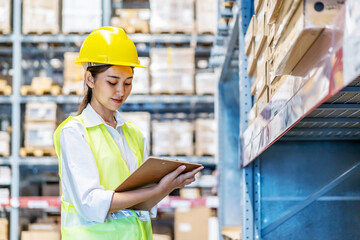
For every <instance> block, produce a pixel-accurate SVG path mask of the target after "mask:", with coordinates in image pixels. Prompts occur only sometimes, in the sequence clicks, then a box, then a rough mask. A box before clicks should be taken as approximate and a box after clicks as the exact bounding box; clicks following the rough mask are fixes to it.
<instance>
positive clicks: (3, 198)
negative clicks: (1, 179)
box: [0, 188, 10, 205]
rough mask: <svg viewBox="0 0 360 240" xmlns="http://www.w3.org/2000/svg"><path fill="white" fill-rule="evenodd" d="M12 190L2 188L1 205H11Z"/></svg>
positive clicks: (0, 192)
mask: <svg viewBox="0 0 360 240" xmlns="http://www.w3.org/2000/svg"><path fill="white" fill-rule="evenodd" d="M9 198H10V190H9V189H8V188H0V205H2V204H9Z"/></svg>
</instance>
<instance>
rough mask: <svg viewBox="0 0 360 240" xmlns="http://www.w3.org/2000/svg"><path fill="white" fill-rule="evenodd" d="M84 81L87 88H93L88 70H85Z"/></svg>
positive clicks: (92, 81) (92, 80)
mask: <svg viewBox="0 0 360 240" xmlns="http://www.w3.org/2000/svg"><path fill="white" fill-rule="evenodd" d="M85 83H86V85H88V87H89V88H94V78H93V76H91V73H90V72H89V71H86V72H85Z"/></svg>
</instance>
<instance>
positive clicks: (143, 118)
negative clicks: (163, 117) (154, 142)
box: [120, 112, 151, 143]
mask: <svg viewBox="0 0 360 240" xmlns="http://www.w3.org/2000/svg"><path fill="white" fill-rule="evenodd" d="M120 114H121V117H122V118H123V119H124V121H131V122H132V123H134V124H135V125H136V126H137V127H138V128H139V129H140V131H141V133H142V134H143V137H145V138H146V140H147V141H148V143H149V142H150V130H151V129H150V123H151V115H150V113H148V112H121V113H120Z"/></svg>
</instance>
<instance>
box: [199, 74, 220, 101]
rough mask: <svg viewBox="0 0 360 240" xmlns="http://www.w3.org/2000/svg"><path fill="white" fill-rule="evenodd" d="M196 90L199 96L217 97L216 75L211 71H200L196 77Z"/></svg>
mask: <svg viewBox="0 0 360 240" xmlns="http://www.w3.org/2000/svg"><path fill="white" fill-rule="evenodd" d="M195 88H196V94H197V95H205V94H210V95H215V92H216V91H215V90H216V88H217V77H216V74H215V73H214V72H213V71H209V70H202V71H200V70H199V71H198V72H197V73H196V75H195Z"/></svg>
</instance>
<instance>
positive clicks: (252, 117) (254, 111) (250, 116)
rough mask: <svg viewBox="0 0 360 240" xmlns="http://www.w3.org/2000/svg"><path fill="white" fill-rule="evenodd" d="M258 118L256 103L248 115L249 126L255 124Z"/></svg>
mask: <svg viewBox="0 0 360 240" xmlns="http://www.w3.org/2000/svg"><path fill="white" fill-rule="evenodd" d="M256 117H257V106H256V103H254V105H253V107H252V108H251V110H250V112H249V113H248V115H247V118H248V126H249V125H251V124H252V123H253V122H254V120H255V118H256Z"/></svg>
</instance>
